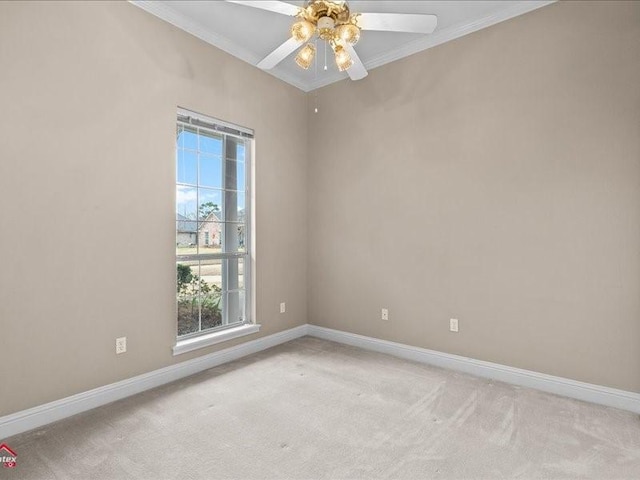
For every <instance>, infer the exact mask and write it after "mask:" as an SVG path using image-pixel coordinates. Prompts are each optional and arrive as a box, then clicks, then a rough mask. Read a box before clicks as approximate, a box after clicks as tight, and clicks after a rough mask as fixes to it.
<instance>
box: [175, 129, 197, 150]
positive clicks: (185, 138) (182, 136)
mask: <svg viewBox="0 0 640 480" xmlns="http://www.w3.org/2000/svg"><path fill="white" fill-rule="evenodd" d="M177 143H178V148H183V149H185V148H186V149H189V150H197V149H198V134H197V133H196V129H195V128H192V127H185V126H183V127H182V128H181V129H179V130H178V142H177Z"/></svg>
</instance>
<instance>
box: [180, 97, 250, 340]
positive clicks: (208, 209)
mask: <svg viewBox="0 0 640 480" xmlns="http://www.w3.org/2000/svg"><path fill="white" fill-rule="evenodd" d="M252 139H253V132H252V131H250V130H247V129H244V128H242V127H237V126H234V125H230V124H228V123H225V122H221V121H219V120H215V119H212V118H208V117H205V116H203V115H200V114H196V113H193V112H189V111H186V110H182V109H180V110H179V111H178V122H177V131H176V270H177V288H176V300H177V307H178V319H177V321H178V336H179V337H183V338H188V337H191V336H197V335H199V334H201V333H203V332H207V333H209V332H212V331H215V330H217V329H224V328H227V327H235V326H239V325H241V324H243V323H250V322H249V320H250V319H249V318H248V312H250V311H251V310H250V308H249V306H248V302H249V299H250V295H249V292H248V289H249V286H250V281H249V278H250V265H251V262H250V258H251V257H250V254H251V252H250V251H249V246H250V242H249V240H248V239H249V238H250V236H251V230H250V225H251V221H250V220H251V217H250V198H251V197H250V194H249V186H250V185H251V182H250V178H249V175H250V171H251V168H250V166H251V148H252V142H253V140H252Z"/></svg>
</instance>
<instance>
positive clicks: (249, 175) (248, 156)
mask: <svg viewBox="0 0 640 480" xmlns="http://www.w3.org/2000/svg"><path fill="white" fill-rule="evenodd" d="M177 125H178V126H180V125H184V126H187V127H190V128H194V127H196V128H198V129H204V130H207V131H209V132H211V133H215V134H217V135H221V136H222V137H223V149H222V166H223V172H222V182H223V183H222V193H223V197H224V195H225V191H226V190H225V187H226V186H227V184H226V181H227V179H226V175H225V168H226V162H227V155H226V146H227V137H235V138H239V139H241V140H242V141H243V143H244V145H245V158H244V175H245V178H244V188H245V190H244V195H245V198H244V204H245V207H244V216H245V218H244V252H238V253H223V252H220V253H207V254H199V253H197V254H190V255H178V254H176V259H175V261H176V263H177V262H179V261H188V260H217V259H221V260H225V259H233V258H242V259H243V262H244V264H243V277H244V278H243V280H244V318H243V320H242V321H241V322H234V323H231V324H228V323H227V324H225V323H224V322H225V321H228V318H227V317H228V312H227V306H226V305H225V304H226V302H224V301H223V311H222V318H223V325H220V326H218V327H214V328H209V329H206V330H199V331H198V332H192V333H188V334H185V335H180V336H177V342H176V345H175V346H174V348H173V354H174V355H178V354H181V353H185V352H188V351H192V350H195V349H197V348H202V347H205V346H208V345H213V344H215V343H219V342H222V341H226V340H230V339H232V338H236V337H239V336H243V335H248V334H251V333H255V332H257V331H258V330H259V329H260V325H256V324H255V323H254V318H253V313H254V305H253V303H254V296H253V286H254V284H253V266H254V259H253V251H254V244H253V228H254V221H253V208H252V207H253V205H252V203H253V190H252V181H253V170H254V169H253V165H254V161H253V160H254V140H253V138H254V134H253V130H251V129H248V128H245V127H240V126H237V125H233V124H231V123H228V122H224V121H222V120H218V119H216V118H213V117H210V116H207V115H203V114H200V113H196V112H192V111H190V110H186V109H183V108H178V116H177ZM176 148H177V147H176ZM176 162H177V157H176ZM175 180H176V182H175V184H176V185H180V184H179V183H178V178H177V177H176V179H175ZM198 187H199V182H198ZM197 208H199V205H198V207H197ZM223 209H224V198H223ZM223 220H225V221H226V218H225V219H223ZM222 226H223V231H222V232H221V235H224V234H225V233H224V230H225V228H224V227H226V224H225V223H223V224H222ZM196 242H197V243H198V242H199V240H196ZM222 264H224V262H222ZM226 274H227V273H226V272H225V269H224V268H223V272H222V275H223V277H224V276H225V275H226ZM223 291H224V290H223ZM175 321H176V327H177V321H178V318H177V313H176V316H175Z"/></svg>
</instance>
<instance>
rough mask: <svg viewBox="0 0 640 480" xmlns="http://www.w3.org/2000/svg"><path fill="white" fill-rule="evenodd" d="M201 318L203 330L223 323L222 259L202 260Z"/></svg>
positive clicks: (200, 282)
mask: <svg viewBox="0 0 640 480" xmlns="http://www.w3.org/2000/svg"><path fill="white" fill-rule="evenodd" d="M199 284H200V319H201V322H202V330H206V329H209V328H214V327H218V326H220V325H222V260H206V261H201V262H200V279H199Z"/></svg>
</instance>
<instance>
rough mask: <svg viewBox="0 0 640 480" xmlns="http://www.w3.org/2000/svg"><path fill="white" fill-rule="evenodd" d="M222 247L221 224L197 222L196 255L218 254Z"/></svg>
mask: <svg viewBox="0 0 640 480" xmlns="http://www.w3.org/2000/svg"><path fill="white" fill-rule="evenodd" d="M221 246H222V224H221V223H218V222H198V247H199V248H198V253H205V254H206V253H220V250H221Z"/></svg>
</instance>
